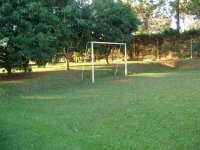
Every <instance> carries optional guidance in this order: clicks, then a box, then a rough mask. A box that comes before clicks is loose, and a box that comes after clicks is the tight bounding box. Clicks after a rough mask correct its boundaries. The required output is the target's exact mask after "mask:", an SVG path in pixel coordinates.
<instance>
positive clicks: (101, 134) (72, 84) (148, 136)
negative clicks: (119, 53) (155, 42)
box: [0, 65, 200, 150]
mask: <svg viewBox="0 0 200 150" xmlns="http://www.w3.org/2000/svg"><path fill="white" fill-rule="evenodd" d="M131 66H132V65H129V67H131ZM132 67H133V66H132ZM133 68H134V67H133ZM100 69H101V70H100V71H102V68H100ZM96 70H97V71H96V72H98V67H96ZM199 77H200V70H195V69H176V68H165V67H164V68H162V67H159V68H151V67H150V69H148V70H141V71H138V70H137V72H135V73H129V76H128V77H125V76H124V75H123V74H118V75H117V76H114V73H113V72H112V71H110V70H106V73H104V74H99V76H97V77H95V83H94V84H92V83H91V76H90V75H87V73H86V75H85V76H84V80H83V81H81V80H80V79H81V71H78V70H75V69H73V70H71V71H62V72H55V73H51V74H47V75H45V76H43V77H41V78H35V79H31V80H17V81H6V82H0V149H5V150H27V149H28V150H31V149H34V150H35V149H38V150H41V149H45V150H123V149H124V150H129V149H138V150H146V149H149V150H151V149H152V150H155V149H159V150H161V149H162V150H165V149H169V150H183V149H185V150H199V149H200V118H199V116H200V101H199V93H200V78H199ZM121 79H128V80H129V82H112V81H113V80H121Z"/></svg>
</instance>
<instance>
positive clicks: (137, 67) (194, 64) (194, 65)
mask: <svg viewBox="0 0 200 150" xmlns="http://www.w3.org/2000/svg"><path fill="white" fill-rule="evenodd" d="M128 64H129V65H128V70H129V72H130V73H134V72H137V71H145V70H149V69H152V68H161V67H176V68H178V69H188V68H190V69H200V61H199V60H171V61H167V62H155V61H154V62H142V61H140V62H134V64H133V65H130V62H128ZM64 65H65V64H64ZM78 65H79V66H81V65H82V64H80V63H78ZM101 65H102V64H101ZM109 67H111V68H112V71H113V72H115V71H116V64H111V65H109ZM80 69H82V68H80ZM65 70H66V69H65V67H63V66H62V65H61V66H60V67H59V68H58V67H55V68H53V69H51V70H47V71H46V70H45V69H43V70H42V69H41V70H40V71H39V72H38V71H37V72H33V73H32V74H28V73H23V72H16V73H14V74H13V78H12V79H8V78H7V74H6V73H2V72H1V73H0V81H1V82H2V81H10V80H11V81H12V80H25V79H26V80H27V79H34V78H40V77H44V76H46V75H48V74H50V73H53V72H60V71H65ZM117 70H118V72H123V71H124V65H119V66H118V68H117ZM86 74H88V75H91V73H88V72H87V73H86ZM96 74H97V75H98V76H101V75H104V74H105V71H100V72H96ZM110 82H129V81H128V80H126V79H124V80H119V81H110Z"/></svg>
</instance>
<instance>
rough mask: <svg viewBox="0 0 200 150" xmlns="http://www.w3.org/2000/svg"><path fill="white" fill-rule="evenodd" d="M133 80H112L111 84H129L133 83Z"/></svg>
mask: <svg viewBox="0 0 200 150" xmlns="http://www.w3.org/2000/svg"><path fill="white" fill-rule="evenodd" d="M131 81H132V80H131V79H120V80H110V81H109V82H110V83H127V82H131Z"/></svg>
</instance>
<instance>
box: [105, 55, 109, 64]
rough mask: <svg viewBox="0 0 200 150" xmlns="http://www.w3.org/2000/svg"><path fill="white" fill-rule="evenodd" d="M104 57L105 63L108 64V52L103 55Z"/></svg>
mask: <svg viewBox="0 0 200 150" xmlns="http://www.w3.org/2000/svg"><path fill="white" fill-rule="evenodd" d="M105 58H106V63H107V64H109V62H108V54H106V55H105Z"/></svg>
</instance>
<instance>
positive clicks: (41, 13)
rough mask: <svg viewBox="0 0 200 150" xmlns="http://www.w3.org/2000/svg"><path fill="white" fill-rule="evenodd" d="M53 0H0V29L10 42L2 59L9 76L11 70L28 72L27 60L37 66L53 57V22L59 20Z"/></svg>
mask: <svg viewBox="0 0 200 150" xmlns="http://www.w3.org/2000/svg"><path fill="white" fill-rule="evenodd" d="M53 3H54V0H48V1H40V0H21V1H18V0H13V1H6V0H2V1H1V7H0V31H1V33H2V34H3V36H4V37H8V38H9V41H8V44H7V47H6V48H1V52H3V53H4V62H3V63H1V66H3V67H4V68H6V70H7V72H8V75H9V76H11V69H12V68H16V69H19V70H24V71H28V70H30V69H31V68H30V67H29V61H30V60H31V61H34V62H36V63H37V65H39V66H43V65H45V64H46V63H47V62H49V61H51V60H52V58H53V57H54V54H55V52H56V49H55V47H54V41H55V39H56V32H55V25H56V24H57V22H58V21H59V19H58V18H57V17H56V16H55V15H54V14H53V13H52V5H53Z"/></svg>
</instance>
